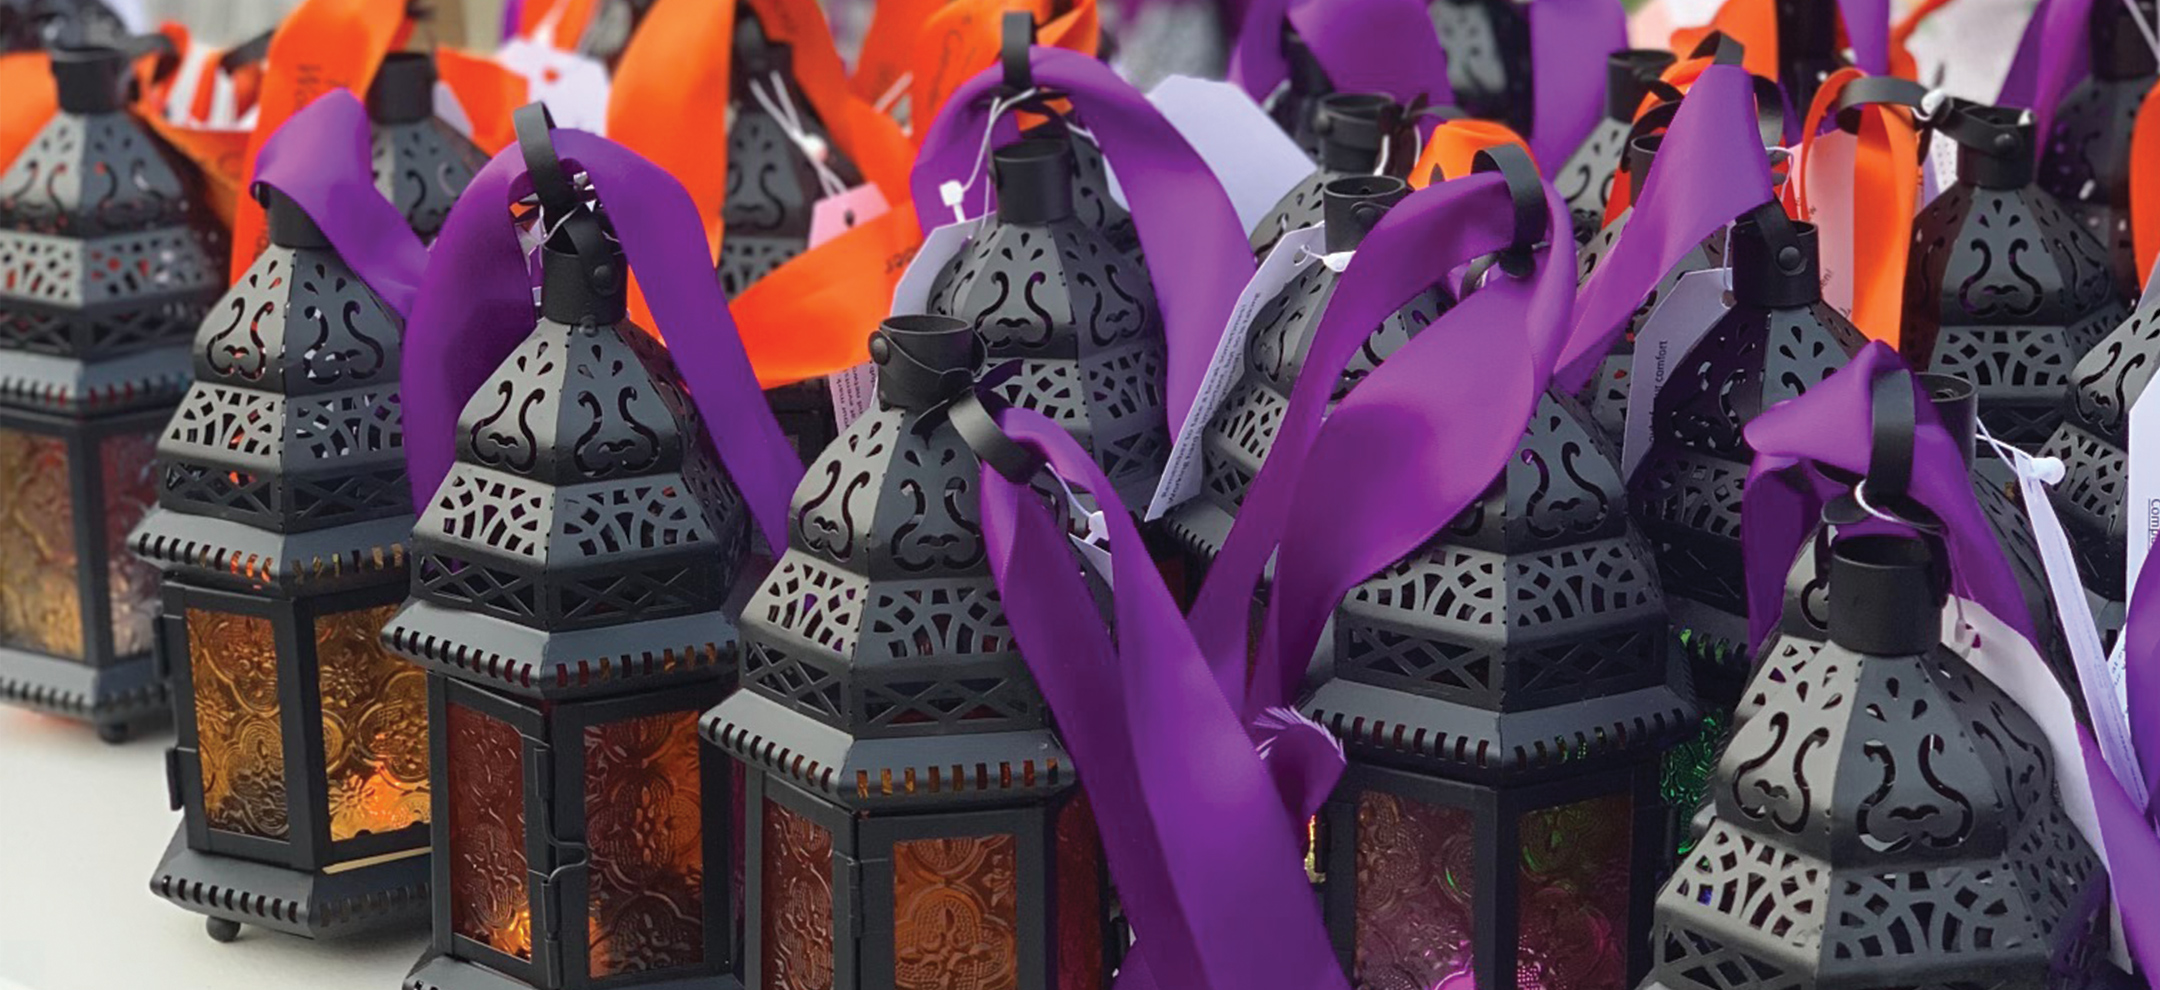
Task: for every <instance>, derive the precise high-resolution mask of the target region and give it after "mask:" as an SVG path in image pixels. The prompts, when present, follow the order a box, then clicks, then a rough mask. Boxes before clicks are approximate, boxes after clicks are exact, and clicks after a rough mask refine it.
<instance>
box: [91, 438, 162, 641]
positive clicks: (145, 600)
mask: <svg viewBox="0 0 2160 990" xmlns="http://www.w3.org/2000/svg"><path fill="white" fill-rule="evenodd" d="M98 460H99V466H100V469H101V471H102V477H103V479H104V480H103V487H104V494H105V581H106V583H105V597H106V600H107V602H108V603H109V604H110V605H111V607H112V612H111V620H112V637H113V656H115V657H133V656H140V655H142V654H145V653H148V652H150V637H151V634H152V630H153V629H155V628H156V623H157V614H158V572H157V568H155V567H152V566H150V565H149V564H147V563H145V562H143V559H142V558H140V557H137V556H135V553H134V551H131V550H129V549H128V546H127V539H128V534H129V533H131V532H134V530H135V524H136V523H139V522H142V519H143V516H144V515H145V514H147V513H148V512H149V511H150V508H151V507H152V506H154V505H156V504H157V435H156V434H152V433H133V434H121V435H119V436H112V437H107V438H105V439H104V440H103V441H101V442H100V443H99V446H98Z"/></svg>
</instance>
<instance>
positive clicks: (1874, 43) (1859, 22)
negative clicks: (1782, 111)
mask: <svg viewBox="0 0 2160 990" xmlns="http://www.w3.org/2000/svg"><path fill="white" fill-rule="evenodd" d="M1838 13H1839V14H1840V15H1841V16H1842V17H1843V18H1844V22H1845V44H1846V46H1847V47H1849V48H1851V49H1852V53H1853V64H1854V65H1857V66H1859V67H1860V69H1861V71H1864V72H1866V73H1867V74H1868V75H1871V76H1887V75H1889V74H1890V0H1838ZM1799 109H1800V110H1801V111H1802V112H1806V110H1807V108H1806V107H1800V108H1799Z"/></svg>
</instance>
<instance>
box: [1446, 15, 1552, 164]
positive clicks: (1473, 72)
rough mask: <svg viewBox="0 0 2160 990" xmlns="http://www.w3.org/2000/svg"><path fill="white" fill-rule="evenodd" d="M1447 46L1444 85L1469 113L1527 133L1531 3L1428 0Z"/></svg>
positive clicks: (1530, 104) (1528, 128)
mask: <svg viewBox="0 0 2160 990" xmlns="http://www.w3.org/2000/svg"><path fill="white" fill-rule="evenodd" d="M1430 10H1431V12H1432V22H1433V28H1434V30H1437V31H1439V32H1440V47H1441V49H1442V50H1444V51H1446V52H1447V74H1448V88H1449V89H1451V90H1453V91H1454V92H1455V105H1456V106H1459V107H1461V108H1462V109H1463V112H1464V113H1467V114H1469V115H1470V116H1472V117H1482V118H1484V119H1486V120H1497V121H1499V122H1501V123H1503V124H1506V125H1508V126H1509V127H1511V128H1513V129H1514V130H1515V133H1517V134H1528V133H1530V126H1531V110H1532V106H1533V101H1532V98H1531V94H1530V86H1531V80H1530V5H1529V4H1528V3H1526V2H1521V0H1431V4H1430Z"/></svg>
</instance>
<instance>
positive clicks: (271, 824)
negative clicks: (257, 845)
mask: <svg viewBox="0 0 2160 990" xmlns="http://www.w3.org/2000/svg"><path fill="white" fill-rule="evenodd" d="M187 642H188V676H189V678H190V679H191V680H192V681H194V685H195V695H194V696H195V738H196V751H197V753H198V754H199V755H200V757H201V763H202V785H203V813H204V817H205V818H206V819H207V820H208V821H209V823H210V827H211V828H214V829H218V830H220V831H225V832H238V833H240V834H242V835H254V836H261V837H262V838H266V839H282V838H285V837H286V834H287V832H288V831H290V829H291V827H292V822H291V821H290V819H289V818H288V816H287V814H286V807H285V735H284V733H283V732H282V731H281V729H280V727H279V724H278V712H279V706H278V662H277V638H276V634H275V633H274V632H273V631H272V629H271V626H270V620H269V619H265V618H262V617H260V616H254V615H234V614H232V613H230V612H213V611H209V610H207V609H199V608H191V609H188V610H187Z"/></svg>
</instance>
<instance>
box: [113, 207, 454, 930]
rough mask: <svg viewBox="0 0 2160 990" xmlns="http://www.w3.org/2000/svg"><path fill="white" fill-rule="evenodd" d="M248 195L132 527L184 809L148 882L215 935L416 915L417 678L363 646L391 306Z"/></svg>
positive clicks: (422, 865) (420, 865)
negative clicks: (256, 252)
mask: <svg viewBox="0 0 2160 990" xmlns="http://www.w3.org/2000/svg"><path fill="white" fill-rule="evenodd" d="M263 188H266V189H267V188H268V187H263ZM267 206H268V217H269V220H268V224H269V233H270V247H269V249H268V250H266V251H265V252H263V254H262V255H261V256H260V257H258V258H257V259H256V260H255V263H254V264H253V265H251V266H250V267H249V268H248V271H247V273H246V274H245V275H242V276H241V277H240V281H239V283H238V284H237V285H235V286H234V287H233V288H232V289H231V290H230V291H229V292H227V293H226V295H225V298H224V299H222V300H220V301H219V303H218V305H217V307H215V309H214V310H213V312H212V315H211V316H210V318H209V319H207V320H205V321H204V323H203V327H202V330H201V331H200V332H199V333H198V334H197V335H196V345H195V379H196V380H195V384H194V385H193V386H192V387H191V388H190V389H189V390H188V394H187V396H186V398H184V399H183V400H182V401H181V404H180V409H179V411H178V412H177V413H175V414H174V416H173V420H172V423H171V425H169V426H168V427H167V428H166V431H165V436H164V439H163V440H161V441H160V442H159V444H158V459H159V466H160V472H161V474H162V483H161V484H160V486H159V495H158V501H159V507H158V508H157V509H156V510H155V511H153V512H152V513H151V514H150V516H149V517H148V518H147V519H145V520H144V521H143V524H142V525H141V526H140V527H139V528H138V529H137V530H136V532H135V535H134V538H133V541H132V542H133V545H134V547H135V549H136V551H137V552H138V553H140V554H142V556H143V558H144V559H145V560H148V561H150V562H152V563H154V564H156V565H157V566H158V567H159V568H161V569H162V570H163V571H164V574H165V584H164V599H165V608H164V615H163V618H162V624H163V627H164V629H163V636H164V641H165V649H166V655H167V657H168V658H170V664H169V666H170V667H171V668H172V672H173V686H174V694H175V704H174V709H175V714H176V718H177V721H178V723H179V734H180V739H179V743H178V745H177V746H175V747H174V749H173V750H172V754H171V757H170V758H169V760H168V761H167V763H166V767H167V772H168V773H169V775H170V779H169V785H168V786H169V789H170V792H171V794H172V798H173V803H174V806H175V807H176V808H178V809H180V810H183V811H184V812H185V816H184V818H183V821H182V823H181V825H180V829H179V831H178V832H177V833H176V834H175V835H174V836H173V840H172V845H171V846H170V848H168V849H167V850H166V852H165V858H164V861H163V862H161V863H159V864H158V868H157V872H156V873H155V874H154V875H153V876H152V879H151V882H150V887H151V889H152V890H153V891H155V892H156V893H157V894H158V896H160V897H163V898H165V899H167V900H169V901H172V902H173V903H175V904H178V905H179V906H181V907H184V908H187V909H189V910H191V911H196V912H199V913H202V914H206V915H209V916H210V918H209V929H210V935H211V937H212V938H216V939H218V940H219V941H229V940H231V939H232V938H233V937H234V936H235V935H236V934H238V933H239V930H240V925H241V924H242V923H246V924H252V925H260V926H262V927H265V928H270V929H274V930H277V931H283V932H289V933H292V934H296V935H305V936H309V937H324V936H333V935H336V936H342V935H350V934H354V933H357V932H363V931H369V930H373V929H377V928H381V927H384V926H389V925H397V924H406V923H414V922H418V921H420V920H421V919H423V918H425V917H426V915H427V910H428V899H427V891H428V860H427V851H428V805H429V795H428V752H427V731H428V725H427V690H426V678H425V677H424V675H423V674H422V673H421V671H420V670H419V668H417V667H414V666H412V665H411V664H408V663H406V662H405V661H403V660H401V659H399V658H397V657H395V656H393V655H391V654H390V653H389V652H388V651H387V650H384V649H383V647H382V644H381V643H380V641H379V639H378V637H379V635H380V633H381V631H382V626H383V623H384V622H385V621H386V620H388V619H389V618H390V614H391V613H392V612H393V611H395V610H396V609H397V605H398V603H399V602H400V601H402V600H403V599H404V597H405V542H406V537H407V536H408V535H409V534H410V533H411V531H412V506H411V501H412V500H411V497H410V495H409V494H408V489H407V486H406V481H405V471H404V449H403V442H402V430H401V428H400V422H399V415H398V409H399V406H398V380H397V376H398V353H399V347H398V341H399V338H400V336H401V334H402V332H403V320H401V319H400V318H399V317H398V316H397V314H396V313H395V311H393V310H392V309H391V308H390V307H389V306H387V305H385V304H384V303H383V301H382V300H381V299H380V298H378V297H377V296H376V295H375V294H374V293H373V292H371V291H370V290H369V289H368V287H367V286H366V285H364V284H363V283H362V282H361V281H360V279H359V277H358V276H356V275H355V274H353V271H352V269H351V268H350V267H348V266H347V265H346V263H345V262H344V260H342V259H341V258H340V257H339V256H338V254H337V252H336V250H335V249H333V248H332V247H331V245H330V242H329V241H328V240H327V239H326V238H325V237H324V236H323V234H322V232H321V231H320V230H318V229H317V228H316V227H315V224H314V223H313V221H311V220H309V219H308V216H307V214H306V213H305V212H303V211H302V210H301V208H300V207H299V206H298V205H296V204H295V203H294V202H293V201H292V200H290V199H288V198H286V196H285V194H284V193H282V192H278V191H276V190H274V189H271V190H269V191H268V194H267ZM325 314H336V315H335V316H334V318H330V319H327V320H326V319H325V318H324V317H325Z"/></svg>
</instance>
